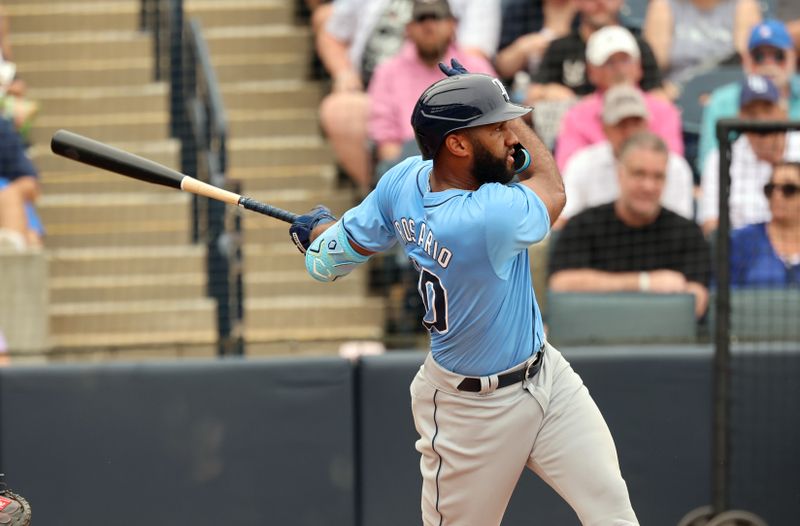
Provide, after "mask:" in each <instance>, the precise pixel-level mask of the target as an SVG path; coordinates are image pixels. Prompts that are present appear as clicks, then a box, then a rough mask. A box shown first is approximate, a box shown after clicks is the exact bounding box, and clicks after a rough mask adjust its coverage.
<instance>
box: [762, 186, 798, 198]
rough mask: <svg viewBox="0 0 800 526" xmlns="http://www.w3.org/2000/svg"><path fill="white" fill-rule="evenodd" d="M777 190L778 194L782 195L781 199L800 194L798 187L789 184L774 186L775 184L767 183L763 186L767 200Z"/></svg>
mask: <svg viewBox="0 0 800 526" xmlns="http://www.w3.org/2000/svg"><path fill="white" fill-rule="evenodd" d="M775 190H778V191H779V192H780V193H782V194H783V197H786V198H789V197H792V196H794V195H797V194H798V193H800V185H797V184H794V183H789V184H776V183H767V184H765V185H764V195H766V196H767V199H769V198H770V197H772V194H773V193H774V192H775Z"/></svg>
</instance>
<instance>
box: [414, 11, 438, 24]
mask: <svg viewBox="0 0 800 526" xmlns="http://www.w3.org/2000/svg"><path fill="white" fill-rule="evenodd" d="M444 18H445V17H443V16H439V15H435V14H433V13H428V14H424V15H419V16H416V17H414V22H417V23H418V24H421V23H423V22H424V21H426V20H444Z"/></svg>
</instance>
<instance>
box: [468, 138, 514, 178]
mask: <svg viewBox="0 0 800 526" xmlns="http://www.w3.org/2000/svg"><path fill="white" fill-rule="evenodd" d="M473 145H474V148H473V150H474V152H475V153H474V158H473V162H472V176H473V177H474V178H475V180H476V181H478V182H479V183H480V184H483V183H501V184H507V183H509V182H510V181H511V179H513V178H514V169H513V166H509V164H508V157H507V155H508V152H505V151H504V152H503V155H501V156H497V155H495V154H493V153H492V152H490V151H489V149H488V148H486V147H485V146H484V145H483V144H482V143H481V142H480V141H479V140H474V141H473Z"/></svg>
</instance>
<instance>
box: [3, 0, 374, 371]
mask: <svg viewBox="0 0 800 526" xmlns="http://www.w3.org/2000/svg"><path fill="white" fill-rule="evenodd" d="M184 3H185V8H186V11H187V18H188V17H190V16H194V17H198V18H199V19H200V21H201V24H202V26H203V29H204V36H205V38H206V41H207V43H208V46H209V49H210V51H211V55H212V62H213V65H214V68H215V71H216V73H217V77H218V79H219V81H220V83H221V91H222V94H223V97H224V102H225V106H226V112H227V117H228V121H229V130H230V140H229V143H228V144H229V176H230V177H232V178H234V179H238V180H240V181H241V182H242V190H243V193H245V194H248V195H252V196H254V197H257V198H259V199H262V200H264V201H266V202H269V203H272V204H275V205H277V206H281V207H283V208H287V209H289V210H293V211H298V212H302V211H305V210H307V209H309V208H310V207H311V206H313V205H315V204H317V203H326V204H328V205H329V206H331V208H332V209H333V210H334V211H335V212H337V213H341V212H342V211H344V210H346V209H347V208H349V207H350V206H351V205H352V203H353V198H352V196H351V195H350V194H349V193H347V192H343V191H341V190H338V189H337V188H336V177H335V167H334V164H333V158H332V155H331V152H330V149H329V147H328V146H327V144H326V143H325V141H324V140H323V138H322V137H321V135H320V132H319V125H318V120H317V108H318V105H319V101H320V99H321V97H322V89H321V87H320V86H319V85H318V84H317V83H315V82H311V81H309V80H308V78H309V70H310V63H311V55H310V54H311V52H312V45H311V36H310V33H309V30H308V28H306V27H303V26H298V25H296V23H295V20H294V0H185V2H184ZM3 5H4V8H5V9H6V11H7V12H8V13H9V15H10V18H11V27H12V47H13V50H14V52H15V59H16V60H17V62H18V69H19V72H20V75H21V76H23V77H24V78H25V79H26V81H27V83H28V85H29V90H30V96H31V98H33V99H36V100H37V101H39V103H40V105H41V111H40V115H39V117H38V119H37V121H36V124H35V126H34V128H33V132H32V133H33V141H34V146H33V148H32V149H31V152H30V153H31V156H32V158H33V160H34V162H35V163H36V164H37V166H38V167H39V169H40V171H41V174H42V187H43V196H42V198H41V201H40V204H39V210H40V212H41V215H42V217H43V220H44V222H45V225H46V227H47V231H48V234H47V239H46V245H47V247H48V251H49V258H50V287H49V288H50V297H51V307H50V309H51V311H50V326H51V341H52V343H53V345H54V347H55V349H57V351H58V352H56V353H54V354H53V356H54V357H55V358H66V359H71V358H73V357H78V356H81V357H89V358H92V359H98V358H102V359H106V358H108V357H131V356H135V357H140V356H151V355H158V356H163V355H165V353H170V354H172V355H181V354H186V353H187V352H190V351H187V349H193V350H194V351H192V352H195V353H196V352H201V353H203V352H205V353H209V354H210V353H211V352H213V342H214V339H215V336H216V328H215V325H216V322H215V309H216V307H215V305H214V303H213V301H211V300H209V299H208V298H206V297H205V289H206V287H207V283H206V274H205V250H204V249H203V248H202V247H197V246H193V245H192V244H191V243H190V239H189V238H190V228H191V225H190V206H191V201H190V200H189V199H188V198H187V196H185V195H182V194H179V193H175V192H173V191H170V190H167V189H161V188H159V187H153V186H148V185H145V184H143V183H139V182H136V181H132V180H129V179H126V178H124V177H120V176H117V175H114V174H110V173H107V172H102V171H99V170H94V169H91V168H87V167H85V166H83V165H80V164H77V163H74V162H71V161H68V160H65V159H62V158H59V157H56V156H53V155H52V154H51V153H50V151H49V140H50V137H51V136H52V133H53V132H54V131H55V130H57V129H60V128H66V129H70V130H72V131H75V132H78V133H82V134H85V135H88V136H90V137H94V138H97V139H99V140H102V141H104V142H109V143H111V144H114V145H116V146H119V147H121V148H123V149H126V150H128V151H131V152H133V153H137V154H139V155H142V156H145V157H147V158H151V159H153V160H155V161H157V162H160V163H163V164H165V165H167V166H172V167H178V166H179V145H178V144H177V142H176V141H175V140H173V139H171V138H170V137H169V133H168V126H169V115H168V96H169V94H168V87H167V86H166V85H165V84H163V83H155V82H153V80H152V78H153V57H152V42H151V41H150V38H149V36H148V35H146V34H143V33H141V32H139V31H138V24H139V8H140V2H139V0H5V1H4V2H3ZM243 226H244V243H245V246H244V250H245V255H246V256H245V257H246V260H245V263H244V265H245V278H244V281H245V295H246V296H245V297H246V305H245V307H246V313H245V316H246V319H245V326H244V337H245V339H246V342H247V348H246V349H247V352H248V354H263V353H274V352H278V353H284V352H287V350H289V351H291V352H297V353H317V352H329V351H335V350H336V349H337V348H338V346H339V344H340V343H341V342H343V341H347V340H353V339H365V338H367V339H373V338H380V337H381V336H382V334H383V326H384V305H383V301H382V300H381V299H378V298H373V297H370V296H369V294H368V290H367V272H366V269H359V270H357V271H356V272H355V273H354V274H353V275H352V276H350V277H348V278H347V279H346V280H341V281H340V282H337V283H335V284H329V285H322V284H318V283H316V282H314V281H313V280H311V278H309V277H308V276H307V275H306V274H305V271H304V267H303V261H302V258H301V256H300V255H299V254H298V253H297V251H296V249H295V248H294V247H293V245H291V244H290V242H289V240H288V233H287V225H285V224H284V223H281V222H278V221H275V220H272V219H269V218H264V217H259V216H257V215H254V214H249V213H248V214H245V216H244V222H243ZM119 349H124V350H119ZM147 349H158V350H157V351H156V352H150V351H147ZM198 349H199V351H197V350H198Z"/></svg>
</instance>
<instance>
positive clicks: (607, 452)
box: [290, 62, 638, 526]
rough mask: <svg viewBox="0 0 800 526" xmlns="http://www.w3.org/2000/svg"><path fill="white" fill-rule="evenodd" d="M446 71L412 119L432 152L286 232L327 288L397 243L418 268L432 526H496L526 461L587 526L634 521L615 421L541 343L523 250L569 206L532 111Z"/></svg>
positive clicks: (417, 415)
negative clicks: (340, 207) (611, 425)
mask: <svg viewBox="0 0 800 526" xmlns="http://www.w3.org/2000/svg"><path fill="white" fill-rule="evenodd" d="M440 67H441V68H442V70H443V71H444V72H445V73H447V74H448V78H445V79H443V80H440V81H438V82H436V83H435V84H433V85H432V86H431V87H429V88H428V89H427V90H426V91H425V92H424V93H423V94H422V96H421V97H420V98H419V100H418V101H417V104H416V107H415V109H414V113H413V116H412V125H413V127H414V131H415V134H416V139H417V142H418V144H419V147H420V151H421V152H422V156H421V157H419V156H417V157H412V158H409V159H407V160H405V161H403V162H402V163H400V164H399V165H397V166H396V167H394V168H392V169H391V170H390V171H389V172H387V173H386V174H385V175H384V176H383V178H381V180H380V182H379V183H378V185H377V188H376V189H375V190H374V191H373V192H372V193H370V194H369V195H368V196H367V197H366V198H365V199H364V201H363V202H362V203H361V204H359V205H358V206H356V207H355V208H353V209H351V210H349V211H347V212H345V214H344V215H343V216H342V218H341V219H338V220H337V219H336V218H334V217H333V216H332V215H331V213H330V211H328V209H326V208H324V207H317V208H315V209H314V210H312V211H311V212H310V213H309V214H306V215H304V216H301V217H300V218H299V219H298V220H297V221H296V222H295V223H294V224H293V225H292V226H291V227H290V235H291V237H292V239H293V240H294V242H295V243H296V244H297V245H298V248H300V250H301V252H302V251H305V262H306V269H307V270H308V272H309V274H310V275H311V276H312V277H313V278H314V279H316V280H319V281H324V282H330V281H334V280H336V279H338V278H340V277H343V276H345V275H347V274H348V273H349V272H350V271H351V270H352V269H353V268H354V267H355V266H356V265H358V264H361V263H364V262H365V261H367V260H368V259H369V257H370V256H371V255H372V254H374V253H376V252H381V251H384V250H387V249H388V248H390V247H391V246H393V245H394V244H395V243H400V244H401V245H402V246H403V247H404V249H405V252H406V254H407V255H408V257H409V258H410V260H411V261H412V263H413V264H414V266H415V268H417V269H418V270H419V282H418V288H419V292H420V294H421V296H422V301H423V304H424V307H425V310H426V313H425V315H424V317H423V319H422V323H423V325H424V326H425V327H426V328H427V329H428V330H429V331H430V335H431V351H430V353H429V354H428V356H427V358H426V359H425V363H424V365H423V366H422V367H421V368H420V370H419V372H418V374H417V375H416V377H415V378H414V380H413V382H412V384H411V401H412V410H413V414H414V423H415V426H416V428H417V431H418V432H419V436H420V438H419V440H418V441H417V443H416V447H417V450H418V451H419V452H420V454H421V461H420V469H421V472H422V477H423V486H422V519H423V524H425V525H426V526H429V525H448V524H449V525H457V526H490V525H498V524H500V521H501V519H502V517H503V513H504V512H505V508H506V506H507V504H508V501H509V499H510V497H511V494H512V492H513V490H514V487H515V485H516V483H517V480H518V479H519V476H520V474H521V473H522V470H523V468H525V467H528V468H529V469H531V470H533V471H534V472H535V473H536V474H537V475H539V476H540V477H541V478H542V479H543V480H544V481H545V482H547V483H548V484H549V485H550V486H552V487H553V488H554V489H555V490H556V491H557V492H558V493H559V494H560V495H561V496H562V497H563V498H564V499H565V500H566V501H567V502H568V503H569V504H570V505H571V506H572V508H573V509H574V510H575V512H576V513H577V515H578V517H579V518H580V520H581V522H582V523H583V524H591V525H593V526H627V525H634V524H638V522H637V519H636V515H635V513H634V511H633V509H632V507H631V503H630V498H629V496H628V490H627V487H626V485H625V481H624V480H623V479H622V476H621V473H620V469H619V463H618V460H617V454H616V449H615V446H614V442H613V440H612V438H611V434H610V432H609V430H608V426H607V425H606V423H605V421H604V420H603V417H602V416H601V414H600V411H599V410H598V408H597V406H596V405H595V403H594V401H593V400H592V398H591V396H589V392H588V391H587V389H586V387H585V386H584V385H583V383H582V381H581V378H580V377H579V376H578V375H577V374H576V373H575V372H573V370H572V368H571V367H570V365H569V363H567V361H566V360H565V359H564V358H563V357H562V356H561V354H560V353H559V352H558V350H556V349H555V348H553V347H552V346H551V345H549V344H548V343H547V341H546V340H545V337H544V332H543V330H542V318H541V313H540V311H539V307H538V305H537V303H536V297H535V295H534V291H533V288H532V285H531V275H530V270H529V269H530V267H529V263H528V251H527V248H528V246H529V245H531V244H533V243H536V242H538V241H541V240H542V239H543V238H544V237H545V236H546V235H547V233H548V230H549V228H550V225H551V223H552V222H553V221H555V219H556V218H557V217H558V215H559V213H560V212H561V209H562V208H563V207H564V203H565V201H566V199H565V194H564V186H563V183H562V181H561V176H560V175H559V173H558V170H557V168H556V167H555V163H554V161H553V158H552V156H551V155H550V154H549V152H548V151H547V150H546V148H545V147H544V146H543V144H542V143H541V141H540V140H539V139H538V137H536V135H535V134H534V133H533V132H532V131H531V129H530V128H529V127H528V126H527V125H526V124H525V123H524V122H523V121H522V119H521V117H522V116H524V115H525V114H527V113H529V112H530V111H531V108H527V107H523V106H518V105H515V104H512V103H510V102H509V97H508V94H507V93H506V90H505V88H504V87H503V85H502V83H501V82H500V81H499V80H497V79H494V78H492V77H489V76H487V75H481V74H470V73H467V72H466V70H464V69H463V67H461V66H460V64H458V63H457V62H453V63H452V67H448V66H445V65H444V64H442V65H441V66H440ZM522 147H524V149H525V150H526V151H524V150H523V149H522ZM527 152H531V154H530V155H528V154H527ZM515 153H516V154H517V155H516V157H515ZM531 157H532V158H533V159H534V162H533V163H531V162H530V159H531ZM515 161H516V164H515ZM515 168H516V170H515ZM515 171H518V172H519V174H518V175H519V179H520V180H521V181H520V182H512V180H513V177H514V175H515ZM534 523H536V519H535V518H532V519H531V524H534Z"/></svg>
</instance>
